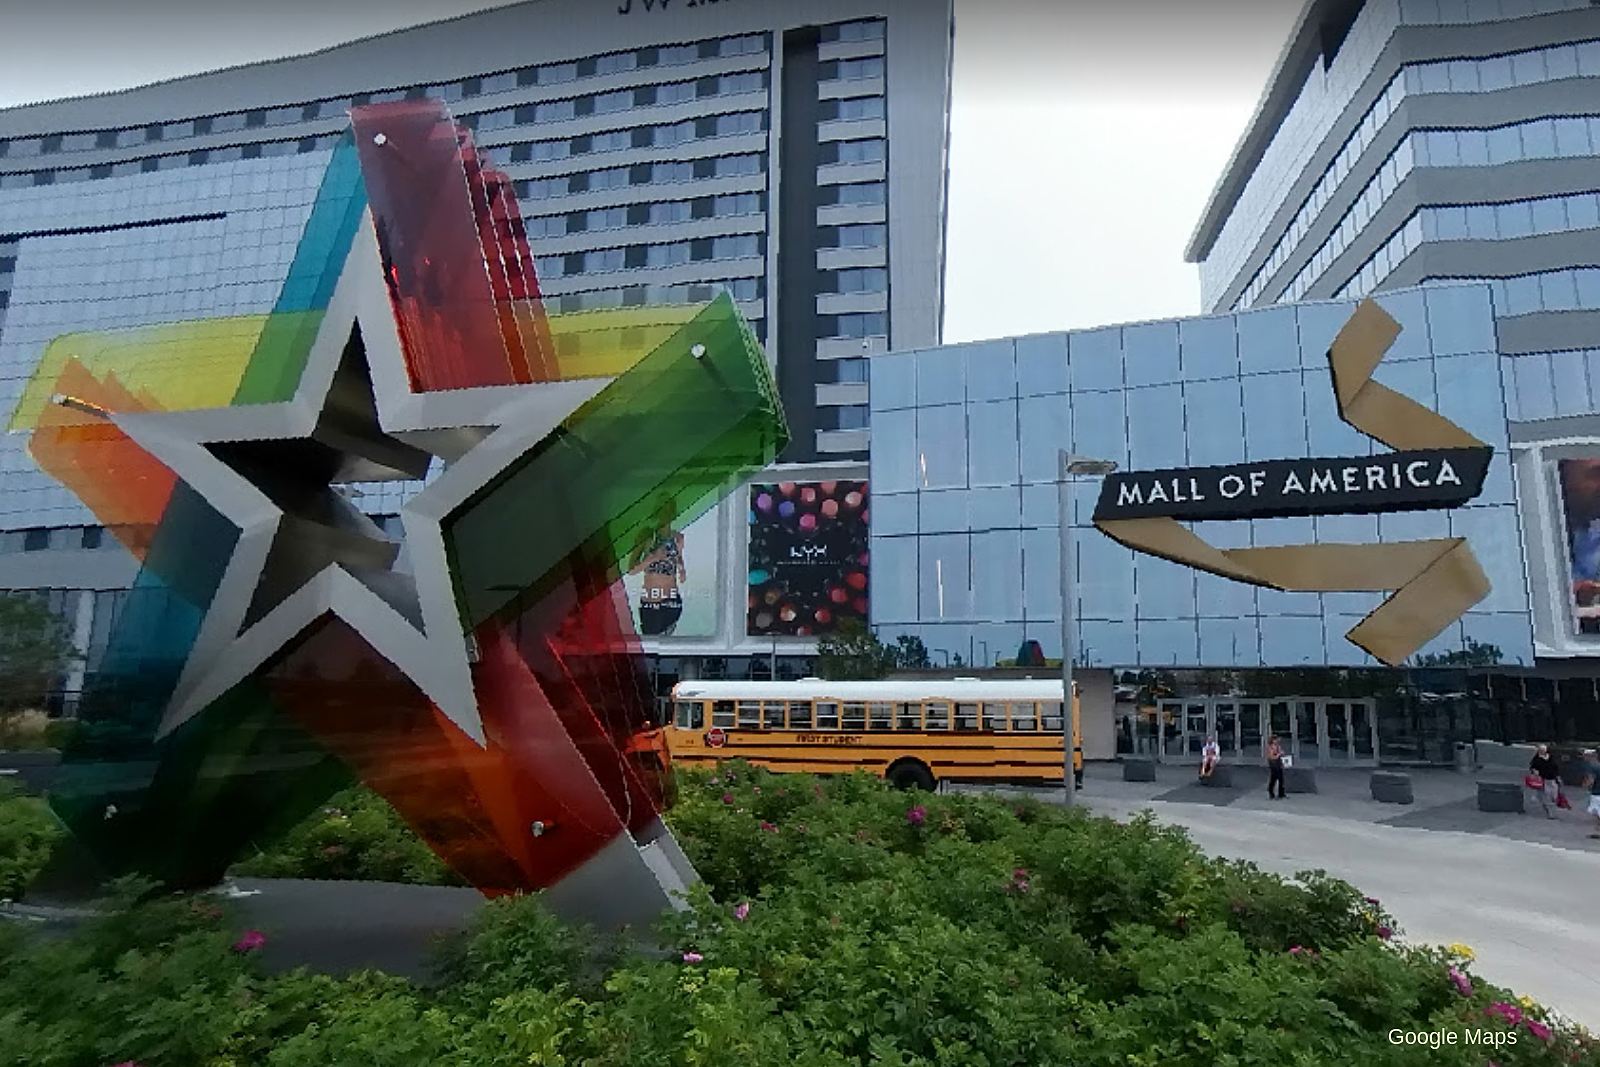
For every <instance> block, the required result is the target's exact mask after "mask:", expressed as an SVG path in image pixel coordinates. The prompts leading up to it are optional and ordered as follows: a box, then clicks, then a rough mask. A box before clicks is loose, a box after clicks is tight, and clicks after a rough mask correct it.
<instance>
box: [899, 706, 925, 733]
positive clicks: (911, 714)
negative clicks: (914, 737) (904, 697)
mask: <svg viewBox="0 0 1600 1067" xmlns="http://www.w3.org/2000/svg"><path fill="white" fill-rule="evenodd" d="M899 707H900V729H902V730H920V729H922V705H921V704H901V705H900V706H899Z"/></svg>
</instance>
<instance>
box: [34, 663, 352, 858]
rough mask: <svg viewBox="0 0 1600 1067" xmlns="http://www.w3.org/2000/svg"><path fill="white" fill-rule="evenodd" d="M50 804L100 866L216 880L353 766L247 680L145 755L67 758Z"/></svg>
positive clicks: (345, 780) (312, 805) (318, 800)
mask: <svg viewBox="0 0 1600 1067" xmlns="http://www.w3.org/2000/svg"><path fill="white" fill-rule="evenodd" d="M67 770H68V773H67V774H65V775H64V776H63V777H64V781H63V782H62V786H63V787H64V788H57V789H56V790H54V791H53V794H52V797H51V802H52V805H53V806H54V808H55V810H56V812H57V813H58V814H59V815H60V816H61V818H62V821H63V822H65V823H66V824H67V826H68V827H69V829H71V831H72V833H73V836H74V837H76V838H77V839H78V841H79V842H80V843H81V844H83V845H86V846H88V851H89V852H90V853H91V854H92V855H93V856H94V857H95V860H96V862H97V863H98V864H99V865H100V866H101V867H102V868H103V873H106V874H110V875H119V874H123V873H128V872H132V871H138V872H139V873H140V874H142V875H144V876H146V877H150V878H154V879H156V880H158V881H160V882H162V883H163V884H165V885H168V886H174V887H179V886H203V885H210V884H214V883H215V882H216V881H217V880H218V879H219V878H221V877H222V875H223V873H224V872H225V870H226V869H227V866H228V864H229V863H230V862H232V861H233V860H234V859H235V858H237V857H238V856H240V855H244V854H247V853H248V851H249V846H250V844H251V843H252V842H259V841H264V840H266V839H268V837H269V836H270V835H271V834H272V833H274V832H277V831H281V830H283V829H287V828H288V827H289V826H292V825H293V824H294V823H295V822H297V821H299V820H300V819H301V818H304V817H305V816H306V815H308V814H310V813H311V812H312V811H314V810H316V808H317V806H318V805H320V804H322V803H323V802H325V801H326V800H327V798H328V797H330V796H332V795H333V793H335V792H336V791H338V790H339V789H341V788H343V787H345V786H346V785H348V784H350V783H351V781H352V780H353V779H352V776H351V775H350V772H349V770H348V769H347V768H345V766H344V765H343V764H342V763H340V762H339V761H338V760H336V759H334V758H333V757H332V756H331V755H330V754H329V753H328V752H327V750H326V749H325V748H324V747H323V746H322V745H321V744H319V743H318V742H317V741H316V740H315V739H314V738H313V737H312V736H311V735H310V734H308V733H307V732H306V731H305V730H303V729H302V728H301V727H299V726H298V725H297V724H295V723H294V722H293V721H292V720H291V719H290V718H289V717H288V716H286V715H283V714H281V713H280V712H279V711H278V709H277V708H276V706H275V704H274V702H273V701H272V699H271V697H270V696H269V695H268V694H267V692H266V690H265V689H264V688H263V687H262V686H261V684H260V683H259V682H258V681H256V680H254V679H252V680H249V681H247V682H245V683H243V684H241V685H239V686H237V687H235V688H234V689H232V690H230V691H229V692H228V693H226V694H224V695H223V696H222V697H221V698H220V699H218V700H217V701H215V702H213V703H212V704H211V705H210V706H209V707H208V708H206V710H205V711H203V712H202V713H201V714H199V715H198V716H196V717H195V718H193V719H191V720H190V721H189V722H187V723H185V724H183V725H182V726H180V727H179V728H178V729H176V730H174V731H173V732H172V733H171V734H170V735H169V736H168V737H166V738H164V739H163V740H162V741H161V742H159V743H158V744H157V745H156V746H155V747H154V749H153V750H152V751H151V752H150V753H149V755H148V756H147V757H146V758H143V759H137V760H126V759H124V760H115V759H111V758H105V759H102V760H100V761H98V762H96V763H93V764H83V765H77V766H74V767H71V768H68V769H67Z"/></svg>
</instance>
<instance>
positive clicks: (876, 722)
mask: <svg viewBox="0 0 1600 1067" xmlns="http://www.w3.org/2000/svg"><path fill="white" fill-rule="evenodd" d="M867 726H868V727H869V728H870V729H873V730H893V729H894V705H893V704H869V705H867Z"/></svg>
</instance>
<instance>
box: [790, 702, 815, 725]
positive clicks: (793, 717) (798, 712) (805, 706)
mask: <svg viewBox="0 0 1600 1067" xmlns="http://www.w3.org/2000/svg"><path fill="white" fill-rule="evenodd" d="M789 729H791V730H809V729H811V701H809V700H791V701H789Z"/></svg>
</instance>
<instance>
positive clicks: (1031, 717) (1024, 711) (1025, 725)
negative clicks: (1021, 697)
mask: <svg viewBox="0 0 1600 1067" xmlns="http://www.w3.org/2000/svg"><path fill="white" fill-rule="evenodd" d="M1037 715H1038V708H1037V707H1036V706H1035V705H1034V703H1033V702H1032V701H1028V702H1027V703H1020V704H1012V705H1011V728H1012V729H1013V730H1024V731H1026V732H1028V733H1033V732H1034V731H1035V730H1037V729H1039V720H1038V717H1037Z"/></svg>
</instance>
